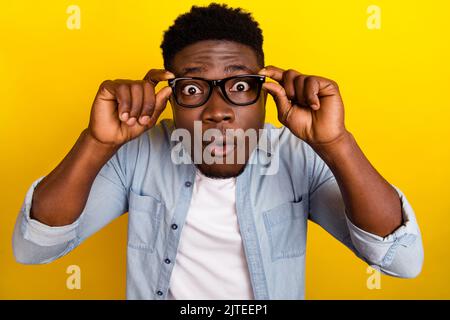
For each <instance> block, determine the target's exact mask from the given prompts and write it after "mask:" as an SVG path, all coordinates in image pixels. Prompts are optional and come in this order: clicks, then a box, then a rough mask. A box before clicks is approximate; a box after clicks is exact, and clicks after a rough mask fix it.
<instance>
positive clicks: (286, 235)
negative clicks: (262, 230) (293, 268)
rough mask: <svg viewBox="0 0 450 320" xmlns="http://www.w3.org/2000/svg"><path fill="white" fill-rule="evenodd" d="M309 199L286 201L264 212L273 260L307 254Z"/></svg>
mask: <svg viewBox="0 0 450 320" xmlns="http://www.w3.org/2000/svg"><path fill="white" fill-rule="evenodd" d="M306 203H307V201H306V200H304V199H303V200H302V199H300V200H299V201H296V202H285V203H283V204H281V205H279V206H277V207H275V208H273V209H270V210H267V211H264V212H263V219H264V224H265V227H266V231H267V235H268V238H269V242H270V249H271V256H272V261H275V260H278V259H286V258H294V257H299V256H301V255H303V254H305V248H306V224H307V220H308V206H307V204H306Z"/></svg>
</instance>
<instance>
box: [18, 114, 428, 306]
mask: <svg viewBox="0 0 450 320" xmlns="http://www.w3.org/2000/svg"><path fill="white" fill-rule="evenodd" d="M266 128H270V129H272V130H276V131H275V132H277V133H278V137H277V139H276V141H273V145H272V149H271V150H272V151H271V152H272V153H273V152H278V155H279V164H278V170H277V173H276V174H270V175H267V174H261V172H262V171H261V167H262V166H265V165H264V164H261V162H255V163H253V164H248V165H247V166H246V168H245V170H244V171H243V173H242V174H241V175H240V176H238V177H237V179H236V210H237V216H238V222H239V228H240V233H241V237H242V241H243V246H244V251H245V256H246V260H247V264H248V268H249V273H250V279H251V284H252V288H253V292H254V297H255V299H261V300H262V299H304V282H305V269H304V268H305V248H306V233H307V232H306V231H307V221H308V219H309V220H311V221H313V222H315V223H317V224H319V225H320V226H322V227H323V228H324V229H325V230H326V231H328V232H329V233H330V234H331V235H332V236H333V237H335V238H336V239H337V240H339V241H340V242H342V243H343V244H344V245H345V246H347V247H348V248H349V249H350V250H352V251H353V252H354V253H355V254H356V256H357V257H359V258H360V259H362V260H364V261H366V262H367V263H368V264H369V265H371V266H372V267H374V268H376V269H378V270H381V272H383V273H385V274H388V275H392V276H396V277H404V278H410V277H415V276H417V275H418V274H419V273H420V271H421V268H422V263H423V247H422V239H421V235H420V231H419V227H418V224H417V222H416V218H415V215H414V212H413V209H412V208H411V206H410V204H409V203H408V201H407V199H406V198H405V196H404V195H403V194H402V192H401V191H400V190H399V189H398V188H395V189H396V190H397V192H398V194H399V197H400V200H401V202H402V211H403V225H402V226H400V227H399V228H398V229H397V230H395V231H394V232H393V233H392V234H390V235H388V236H386V237H384V238H383V237H380V236H377V235H374V234H371V233H369V232H366V231H364V230H362V229H360V228H358V227H357V226H355V225H354V224H352V223H351V222H350V220H349V219H348V218H347V217H346V214H345V206H344V202H343V199H342V195H341V193H340V190H339V187H338V185H337V182H336V180H335V178H334V176H333V174H332V172H331V171H330V169H329V168H328V167H327V166H326V164H325V163H324V162H323V161H322V159H321V158H320V157H319V156H318V155H317V154H316V153H315V152H314V151H313V150H312V149H311V148H310V147H309V146H308V145H307V144H306V143H305V142H303V141H301V140H300V139H298V138H296V137H295V136H294V135H293V134H292V133H291V132H290V131H289V130H288V129H287V128H284V127H282V128H274V127H273V126H272V125H268V124H266ZM173 129H174V125H173V122H172V121H171V120H163V121H162V122H161V123H160V124H159V125H157V126H155V127H154V128H152V129H151V130H149V131H147V132H146V133H144V134H143V135H141V136H140V137H139V138H136V139H134V140H132V141H130V142H128V143H126V144H125V145H123V146H122V147H121V148H120V149H119V150H118V151H117V153H116V154H115V155H114V156H113V157H112V158H111V159H110V160H109V161H108V162H107V163H106V164H105V165H104V166H103V168H102V169H101V171H100V172H99V174H98V175H97V177H96V178H95V180H94V183H93V185H92V188H91V190H90V194H89V197H88V200H87V203H86V206H85V208H84V210H83V212H82V214H81V216H80V217H79V218H78V219H77V220H76V221H75V222H73V223H72V224H70V225H67V226H62V227H50V226H47V225H44V224H42V223H40V222H38V221H36V220H34V219H31V218H30V207H31V200H32V196H33V191H34V188H35V187H36V185H37V184H38V183H39V182H40V181H41V179H42V178H43V177H41V178H39V179H38V180H36V181H35V182H34V183H33V184H32V186H31V187H30V188H29V190H28V192H27V194H26V197H25V200H24V202H23V205H22V208H21V210H20V213H19V215H18V218H17V222H16V226H15V230H14V235H13V248H14V254H15V257H16V259H17V261H18V262H21V263H26V264H41V263H49V262H51V261H53V260H55V259H57V258H59V257H61V256H64V255H66V254H67V253H69V252H70V251H71V250H73V249H74V248H76V247H77V246H78V245H80V244H81V243H82V242H83V241H84V240H85V239H86V238H87V237H89V236H90V235H91V234H93V233H94V232H97V231H98V230H100V229H101V228H102V227H104V226H105V225H107V224H108V223H109V222H111V221H112V220H113V219H115V218H117V217H118V216H120V215H122V214H124V213H126V212H128V214H129V216H128V221H129V222H128V239H127V242H128V252H127V298H128V299H158V300H161V299H166V297H167V292H168V289H169V283H170V276H171V272H172V270H173V267H174V262H175V263H176V255H177V248H178V244H179V240H180V234H181V232H182V230H183V224H184V222H185V219H186V214H187V212H188V209H189V205H190V200H191V195H192V189H193V184H194V177H195V170H196V168H195V166H194V165H193V164H174V163H173V161H172V160H171V148H172V147H173V145H174V143H175V142H173V141H171V132H172V131H173ZM258 154H259V155H262V156H266V157H269V155H270V154H269V153H268V152H267V150H263V149H262V148H260V147H257V148H255V150H254V151H253V153H252V155H251V158H250V160H251V159H252V157H256V156H257V155H258ZM249 162H251V161H249ZM266 166H267V164H266ZM166 259H169V260H170V261H171V262H170V263H166V261H165V260H166ZM169 260H167V261H169ZM198 276H199V277H201V275H198ZM218 290H220V289H218ZM192 298H193V299H195V298H196V297H192Z"/></svg>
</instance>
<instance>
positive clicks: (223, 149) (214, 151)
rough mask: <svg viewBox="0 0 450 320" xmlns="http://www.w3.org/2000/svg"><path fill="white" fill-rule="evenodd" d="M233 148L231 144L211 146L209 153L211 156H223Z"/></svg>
mask: <svg viewBox="0 0 450 320" xmlns="http://www.w3.org/2000/svg"><path fill="white" fill-rule="evenodd" d="M233 150H234V145H233V144H225V145H223V146H211V155H212V156H213V157H223V156H226V155H228V154H230V153H231V152H233Z"/></svg>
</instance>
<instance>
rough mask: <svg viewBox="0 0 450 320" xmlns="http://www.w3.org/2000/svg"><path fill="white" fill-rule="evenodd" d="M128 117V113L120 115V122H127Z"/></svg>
mask: <svg viewBox="0 0 450 320" xmlns="http://www.w3.org/2000/svg"><path fill="white" fill-rule="evenodd" d="M128 117H129V114H128V112H124V113H122V121H127V120H128Z"/></svg>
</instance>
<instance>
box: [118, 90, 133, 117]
mask: <svg viewBox="0 0 450 320" xmlns="http://www.w3.org/2000/svg"><path fill="white" fill-rule="evenodd" d="M115 91H116V99H117V102H118V103H119V105H118V107H117V110H118V114H119V118H120V119H121V120H122V121H128V118H129V117H130V110H131V92H130V87H129V85H127V84H125V83H120V84H116V85H115Z"/></svg>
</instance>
